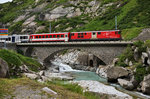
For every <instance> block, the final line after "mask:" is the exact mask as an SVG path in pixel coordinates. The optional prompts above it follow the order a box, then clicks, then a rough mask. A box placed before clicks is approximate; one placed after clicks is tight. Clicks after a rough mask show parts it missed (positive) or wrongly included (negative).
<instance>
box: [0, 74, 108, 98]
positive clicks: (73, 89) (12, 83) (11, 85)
mask: <svg viewBox="0 0 150 99" xmlns="http://www.w3.org/2000/svg"><path fill="white" fill-rule="evenodd" d="M56 82H57V83H56ZM23 86H26V87H27V88H29V89H32V90H41V89H42V88H44V87H48V88H50V89H52V90H54V91H55V92H57V93H58V96H57V98H56V99H106V98H100V95H98V94H95V93H91V92H85V93H83V89H82V88H81V87H80V86H78V85H77V84H63V83H60V81H59V82H58V81H52V82H47V83H44V84H41V83H39V82H37V81H35V80H30V79H28V78H25V77H23V78H17V79H3V78H0V98H1V99H3V98H4V97H5V96H11V98H13V97H14V96H15V94H13V92H14V91H15V90H16V89H17V88H18V87H23ZM40 94H41V95H49V96H50V97H52V96H53V95H51V94H46V93H45V92H43V93H40ZM104 96H105V95H104ZM104 96H101V97H104ZM105 97H107V96H105Z"/></svg>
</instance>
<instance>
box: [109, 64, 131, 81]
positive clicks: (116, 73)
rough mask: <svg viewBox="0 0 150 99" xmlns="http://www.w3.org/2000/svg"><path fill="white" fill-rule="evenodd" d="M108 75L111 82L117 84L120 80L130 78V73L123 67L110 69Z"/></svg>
mask: <svg viewBox="0 0 150 99" xmlns="http://www.w3.org/2000/svg"><path fill="white" fill-rule="evenodd" d="M106 74H107V79H108V81H109V82H116V81H117V79H118V78H125V77H128V75H129V71H128V70H127V69H125V68H123V67H109V68H108V69H107V73H106Z"/></svg>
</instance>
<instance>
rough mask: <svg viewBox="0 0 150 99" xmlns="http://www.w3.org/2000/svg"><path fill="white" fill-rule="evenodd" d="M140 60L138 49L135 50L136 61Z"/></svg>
mask: <svg viewBox="0 0 150 99" xmlns="http://www.w3.org/2000/svg"><path fill="white" fill-rule="evenodd" d="M139 58H140V53H139V48H138V47H136V48H135V50H134V60H135V61H138V60H139Z"/></svg>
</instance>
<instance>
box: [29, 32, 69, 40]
mask: <svg viewBox="0 0 150 99" xmlns="http://www.w3.org/2000/svg"><path fill="white" fill-rule="evenodd" d="M68 40H69V33H68V32H61V33H44V34H31V35H30V42H50V41H52V42H53V41H68Z"/></svg>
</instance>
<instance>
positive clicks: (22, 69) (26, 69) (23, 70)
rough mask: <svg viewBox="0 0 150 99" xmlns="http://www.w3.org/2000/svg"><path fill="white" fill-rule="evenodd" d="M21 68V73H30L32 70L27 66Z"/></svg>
mask: <svg viewBox="0 0 150 99" xmlns="http://www.w3.org/2000/svg"><path fill="white" fill-rule="evenodd" d="M19 68H20V70H21V72H22V73H23V72H26V73H27V72H29V71H30V70H29V68H28V67H27V66H26V65H22V66H20V67H19Z"/></svg>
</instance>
